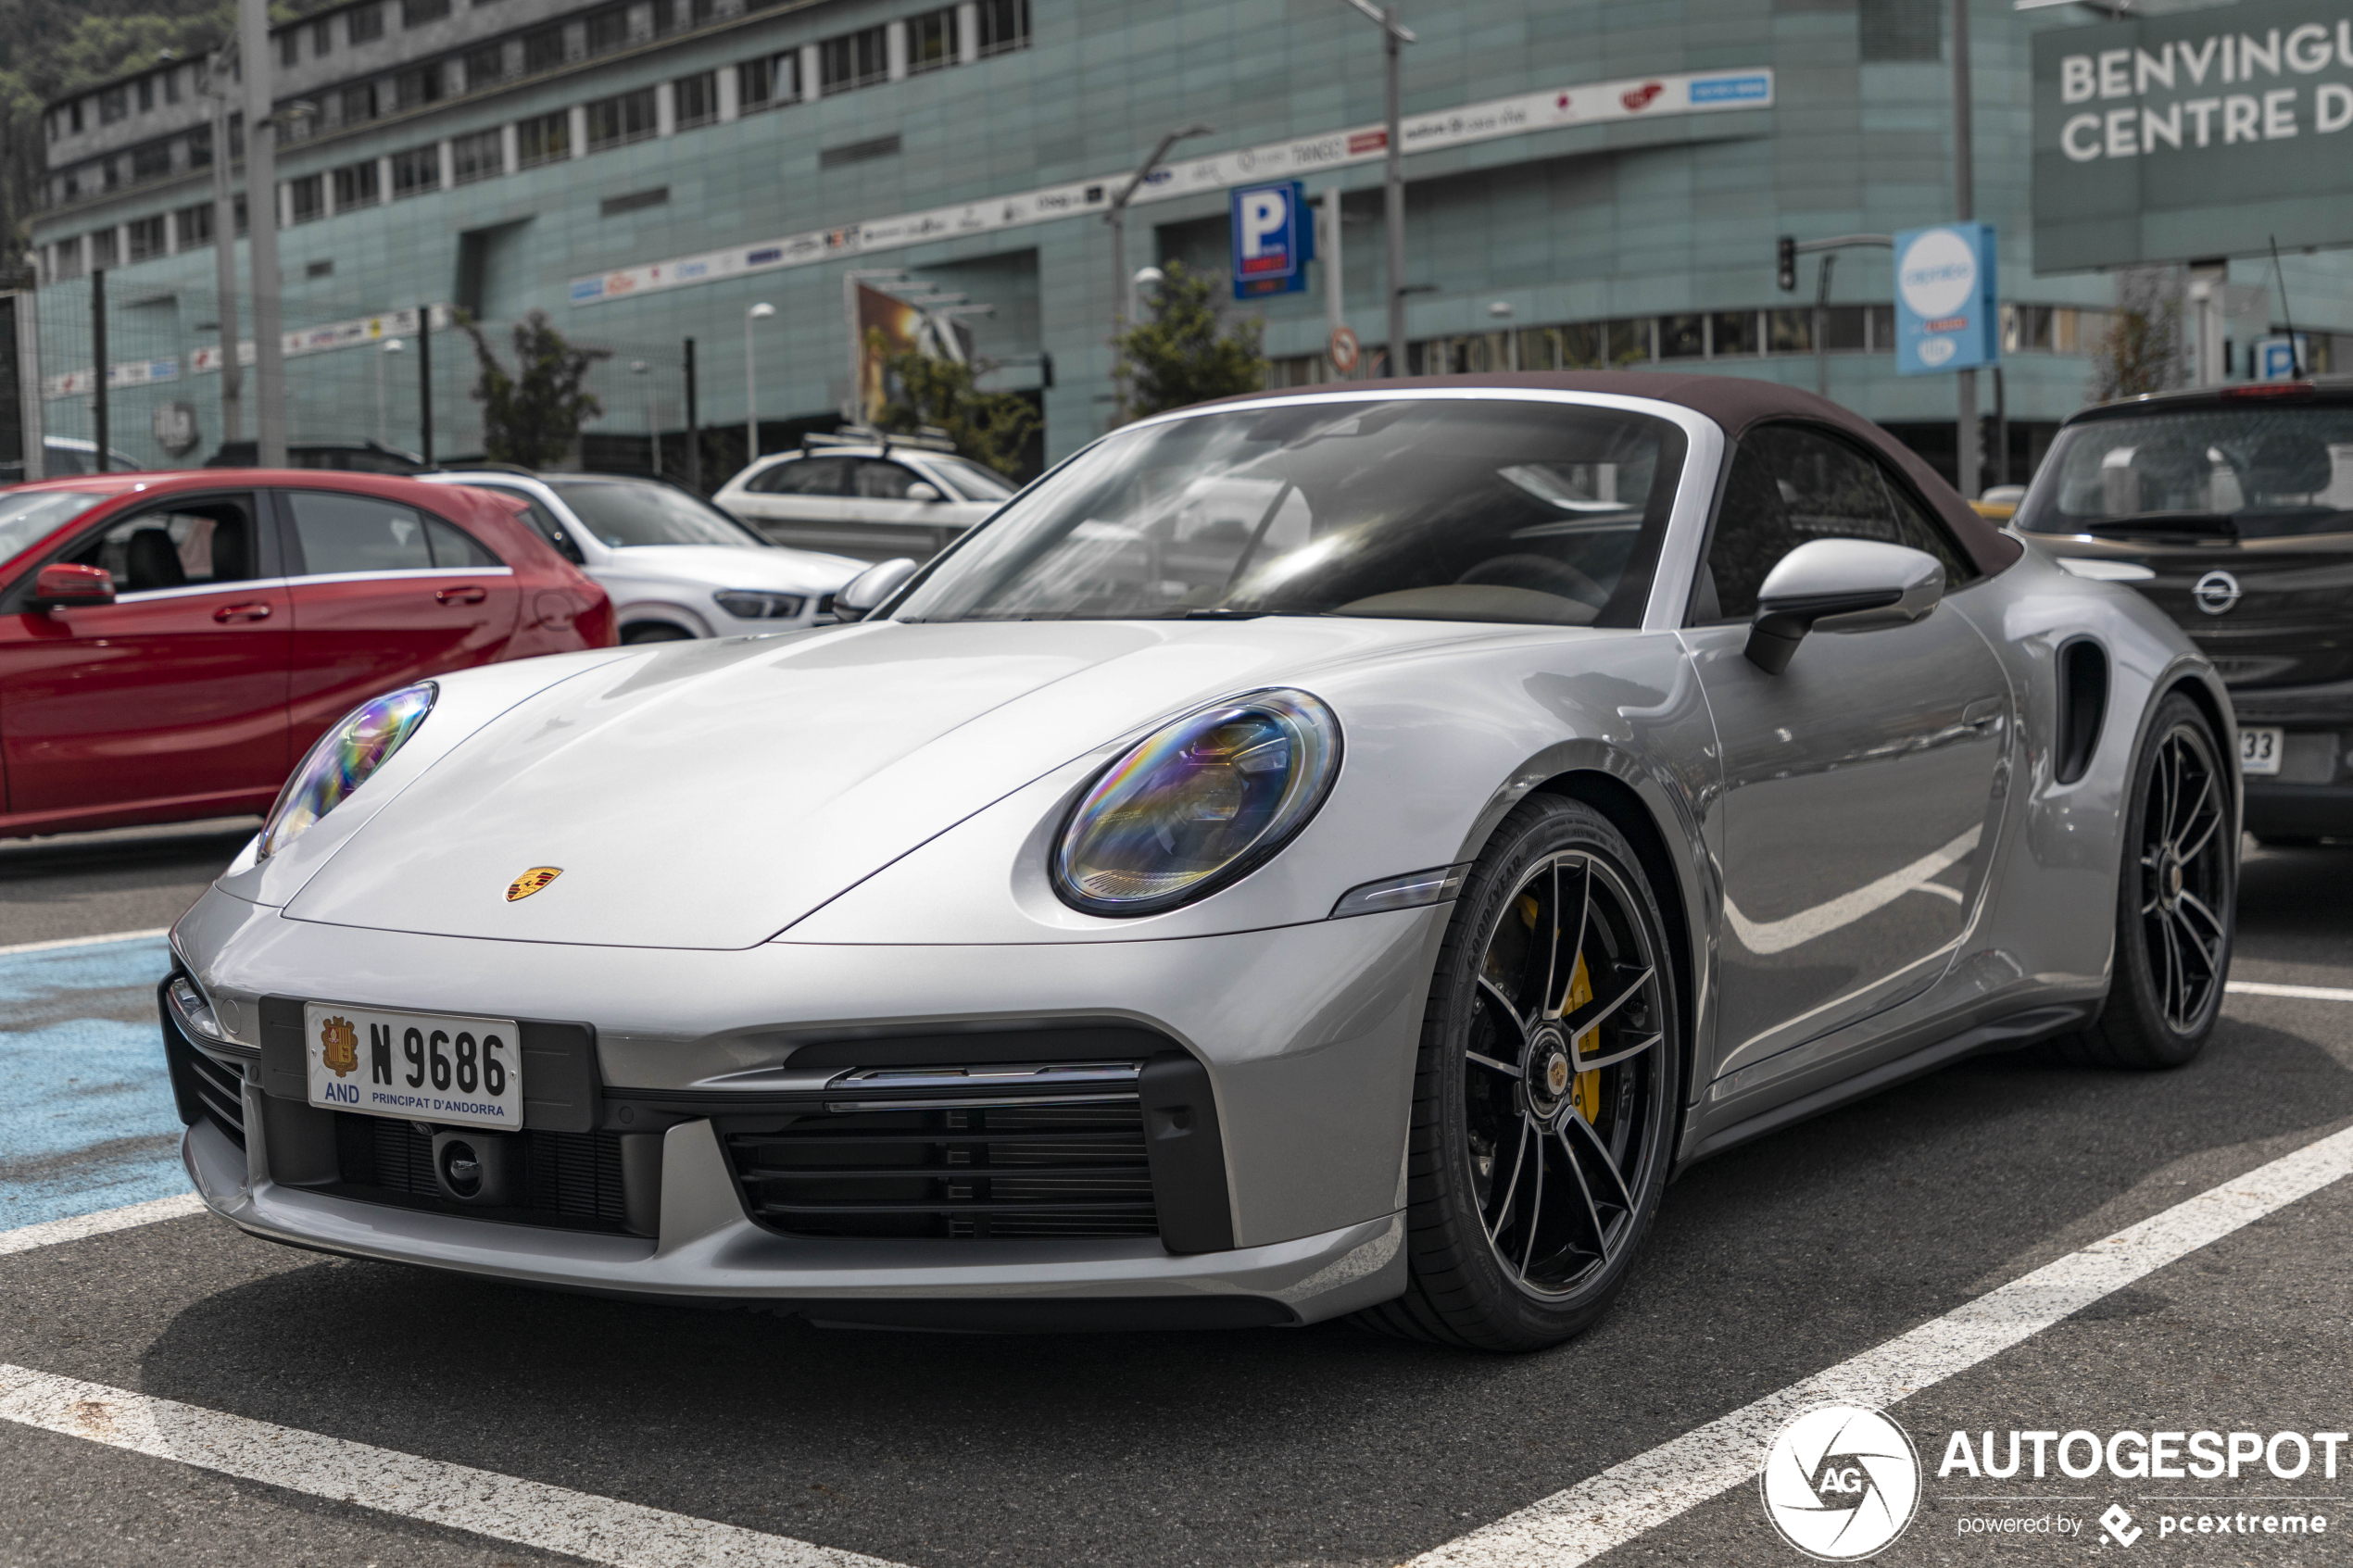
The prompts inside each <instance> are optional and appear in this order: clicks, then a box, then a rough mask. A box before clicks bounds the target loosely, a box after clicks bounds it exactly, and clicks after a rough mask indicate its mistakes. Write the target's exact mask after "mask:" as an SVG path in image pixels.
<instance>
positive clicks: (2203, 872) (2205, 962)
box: [2054, 692, 2239, 1071]
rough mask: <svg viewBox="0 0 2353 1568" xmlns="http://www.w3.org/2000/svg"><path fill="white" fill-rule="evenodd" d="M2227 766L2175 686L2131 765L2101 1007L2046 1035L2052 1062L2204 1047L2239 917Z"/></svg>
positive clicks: (2142, 1065) (2217, 1011) (2090, 1061)
mask: <svg viewBox="0 0 2353 1568" xmlns="http://www.w3.org/2000/svg"><path fill="white" fill-rule="evenodd" d="M2232 773H2233V770H2232V768H2231V767H2230V766H2229V765H2228V764H2226V762H2225V761H2224V759H2223V757H2222V749H2221V746H2219V745H2218V744H2217V743H2216V741H2215V739H2214V729H2213V726H2212V725H2210V724H2208V722H2207V721H2206V715H2205V714H2204V713H2203V712H2202V711H2200V710H2199V709H2198V706H2197V705H2196V703H2194V702H2192V701H2191V700H2190V699H2189V698H2187V697H2185V696H2182V695H2181V694H2180V693H2178V692H2177V693H2175V694H2173V695H2172V696H2168V697H2167V698H2166V699H2165V700H2164V701H2163V702H2161V703H2159V704H2158V708H2157V713H2156V716H2155V717H2154V718H2153V719H2152V720H2151V721H2150V723H2149V728H2148V736H2147V738H2146V739H2145V741H2143V742H2142V744H2141V753H2140V755H2139V756H2138V757H2136V758H2134V759H2133V789H2132V794H2131V796H2130V797H2129V799H2128V802H2127V805H2126V807H2125V813H2124V845H2123V857H2122V859H2123V864H2122V866H2121V867H2120V871H2119V874H2118V876H2117V898H2116V961H2115V963H2114V965H2113V966H2112V971H2111V978H2110V980H2109V982H2108V1004H2107V1006H2106V1007H2105V1008H2103V1009H2102V1010H2101V1012H2100V1016H2099V1019H2098V1021H2097V1022H2095V1023H2094V1024H2092V1026H2091V1027H2089V1028H2088V1029H2085V1030H2083V1031H2082V1032H2081V1033H2079V1034H2075V1035H2066V1036H2063V1037H2062V1038H2060V1039H2059V1040H2057V1041H2056V1042H2054V1048H2055V1054H2057V1056H2058V1057H2059V1058H2060V1059H2061V1060H2066V1061H2070V1062H2072V1063H2075V1064H2076V1065H2079V1066H2085V1067H2123V1068H2134V1069H2140V1070H2143V1071H2147V1070H2152V1069H2157V1068H2164V1067H2179V1066H2181V1065H2183V1063H2184V1062H2187V1061H2189V1060H2192V1059H2193V1058H2195V1057H2196V1055H2197V1053H2198V1052H2199V1051H2200V1050H2201V1049H2203V1048H2204V1047H2205V1045H2206V1040H2207V1036H2208V1035H2211V1034H2212V1033H2213V1032H2214V1021H2215V1020H2216V1019H2217V1018H2218V1017H2220V1016H2221V1010H2222V987H2223V983H2224V982H2225V981H2226V980H2228V978H2229V977H2230V972H2231V947H2232V942H2233V936H2234V935H2235V931H2236V922H2237V916H2236V913H2235V911H2236V908H2237V901H2238V842H2239V840H2238V832H2237V824H2236V823H2234V822H2232V821H2231V809H2232V798H2231V779H2232Z"/></svg>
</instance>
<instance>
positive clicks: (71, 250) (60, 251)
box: [57, 240, 82, 281]
mask: <svg viewBox="0 0 2353 1568" xmlns="http://www.w3.org/2000/svg"><path fill="white" fill-rule="evenodd" d="M80 276H82V246H81V245H78V244H76V243H75V242H74V241H72V240H59V241H58V242H57V277H58V279H59V280H60V281H63V280H64V279H67V278H79V277H80Z"/></svg>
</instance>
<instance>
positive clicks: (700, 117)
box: [676, 70, 719, 131]
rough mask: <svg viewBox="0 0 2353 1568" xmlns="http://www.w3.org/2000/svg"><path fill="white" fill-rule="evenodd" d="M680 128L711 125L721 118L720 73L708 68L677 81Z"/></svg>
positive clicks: (688, 128) (687, 128) (683, 129)
mask: <svg viewBox="0 0 2353 1568" xmlns="http://www.w3.org/2000/svg"><path fill="white" fill-rule="evenodd" d="M676 92H677V97H678V129H679V130H681V131H687V130H691V129H693V128H694V127H695V126H698V125H709V124H710V123H711V121H712V120H714V119H718V118H719V73H718V72H717V71H711V70H706V71H703V72H700V73H699V74H698V75H694V76H682V77H680V78H679V79H678V83H677V88H676Z"/></svg>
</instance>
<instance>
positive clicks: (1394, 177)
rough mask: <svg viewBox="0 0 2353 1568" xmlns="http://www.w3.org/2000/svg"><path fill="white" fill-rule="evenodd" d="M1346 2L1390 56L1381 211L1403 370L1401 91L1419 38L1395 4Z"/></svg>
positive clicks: (1393, 327)
mask: <svg viewBox="0 0 2353 1568" xmlns="http://www.w3.org/2000/svg"><path fill="white" fill-rule="evenodd" d="M1348 4H1349V5H1351V6H1354V7H1355V8H1356V9H1357V10H1359V11H1361V12H1363V13H1364V14H1365V16H1367V17H1369V18H1371V19H1373V20H1374V21H1375V22H1378V24H1379V25H1380V31H1381V48H1382V51H1383V52H1384V53H1385V54H1386V55H1387V56H1388V60H1387V62H1386V63H1387V67H1388V82H1387V85H1386V95H1387V103H1386V107H1387V110H1388V113H1387V116H1386V123H1385V134H1384V138H1383V144H1384V146H1385V147H1386V148H1387V149H1388V154H1389V157H1388V159H1387V162H1386V165H1385V169H1384V172H1383V174H1382V202H1381V207H1382V216H1383V218H1384V219H1386V220H1387V221H1388V224H1389V373H1390V375H1392V376H1402V375H1403V374H1404V373H1405V370H1406V366H1405V148H1404V144H1403V132H1402V131H1401V130H1400V128H1399V121H1400V120H1401V119H1403V114H1402V112H1401V110H1400V107H1399V106H1400V102H1401V100H1402V98H1403V91H1404V90H1403V82H1402V80H1401V78H1402V76H1403V69H1404V62H1403V52H1404V46H1405V45H1406V44H1417V43H1419V42H1421V41H1420V40H1419V39H1417V38H1416V37H1415V36H1414V34H1413V32H1412V31H1411V30H1410V29H1408V28H1406V27H1404V26H1403V24H1401V23H1400V22H1399V21H1398V19H1397V7H1396V6H1390V7H1388V8H1387V9H1385V10H1384V9H1381V8H1379V7H1378V6H1374V5H1373V3H1372V0H1348Z"/></svg>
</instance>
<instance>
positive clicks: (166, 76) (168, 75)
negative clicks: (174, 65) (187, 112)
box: [163, 70, 180, 104]
mask: <svg viewBox="0 0 2353 1568" xmlns="http://www.w3.org/2000/svg"><path fill="white" fill-rule="evenodd" d="M163 101H164V102H165V103H167V104H176V103H178V102H179V101H180V73H179V72H178V71H176V70H168V71H165V72H164V73H163Z"/></svg>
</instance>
